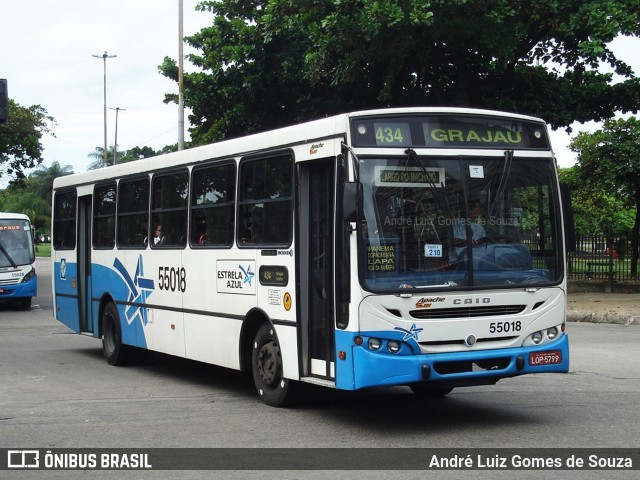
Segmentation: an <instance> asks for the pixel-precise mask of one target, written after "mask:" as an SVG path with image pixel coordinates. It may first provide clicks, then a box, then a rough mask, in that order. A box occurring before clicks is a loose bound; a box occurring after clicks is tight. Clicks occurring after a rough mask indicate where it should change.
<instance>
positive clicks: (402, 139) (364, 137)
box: [353, 115, 549, 150]
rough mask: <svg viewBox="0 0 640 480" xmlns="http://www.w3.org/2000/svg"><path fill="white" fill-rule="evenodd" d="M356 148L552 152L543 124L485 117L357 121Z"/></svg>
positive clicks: (361, 119) (354, 125) (422, 117)
mask: <svg viewBox="0 0 640 480" xmlns="http://www.w3.org/2000/svg"><path fill="white" fill-rule="evenodd" d="M353 133H354V144H355V146H357V147H405V148H406V147H424V148H518V149H536V150H547V149H549V141H548V138H547V133H546V128H545V126H544V124H543V123H536V122H530V121H518V120H513V119H510V120H505V119H502V118H499V117H482V116H473V117H469V116H465V117H456V116H455V115H453V116H449V115H447V116H441V115H440V116H438V115H436V116H419V117H408V116H407V117H388V118H380V117H375V118H356V119H354V120H353Z"/></svg>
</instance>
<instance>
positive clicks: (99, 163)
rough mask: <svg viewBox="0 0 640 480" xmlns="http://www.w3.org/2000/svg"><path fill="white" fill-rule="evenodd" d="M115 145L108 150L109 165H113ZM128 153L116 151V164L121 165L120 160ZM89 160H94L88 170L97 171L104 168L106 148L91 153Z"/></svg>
mask: <svg viewBox="0 0 640 480" xmlns="http://www.w3.org/2000/svg"><path fill="white" fill-rule="evenodd" d="M113 150H114V148H113V145H112V146H110V147H109V148H107V165H106V166H109V165H113ZM125 153H126V152H123V151H120V150H118V151H116V163H120V160H121V159H122V158H123V157H124V156H125ZM87 157H88V158H90V159H91V160H93V161H92V162H91V164H90V165H89V166H88V167H87V170H97V169H99V168H104V167H105V164H104V148H102V147H96V149H95V151H93V152H91V153H89V154H88V155H87Z"/></svg>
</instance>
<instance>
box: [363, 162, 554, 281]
mask: <svg viewBox="0 0 640 480" xmlns="http://www.w3.org/2000/svg"><path fill="white" fill-rule="evenodd" d="M360 180H361V182H362V185H363V212H364V218H363V221H362V222H361V223H360V225H359V232H360V239H361V257H360V262H361V266H362V267H363V268H361V272H363V286H364V287H365V288H366V289H367V290H369V291H377V292H382V291H386V292H392V291H394V292H398V291H400V292H402V291H406V290H407V289H438V288H446V289H450V288H451V289H455V288H456V287H460V288H473V287H478V288H486V287H503V288H504V287H507V288H509V287H510V286H513V287H518V286H519V287H520V288H522V286H523V285H525V286H526V285H534V286H535V285H543V284H546V285H550V284H557V283H559V282H560V281H561V279H562V273H563V272H562V265H563V262H562V249H561V248H560V247H561V241H562V239H561V233H560V231H561V225H560V223H561V221H560V220H561V219H560V214H559V206H558V193H557V186H556V185H557V183H556V177H555V174H554V164H553V160H552V159H551V158H548V157H547V158H542V157H541V158H518V157H516V158H514V153H513V151H506V152H505V153H504V155H502V156H481V157H457V158H451V157H448V158H447V157H432V156H430V157H426V156H425V157H418V156H417V155H416V154H415V153H414V152H413V151H411V150H410V151H409V155H408V156H407V157H406V158H397V157H395V158H365V159H361V160H360Z"/></svg>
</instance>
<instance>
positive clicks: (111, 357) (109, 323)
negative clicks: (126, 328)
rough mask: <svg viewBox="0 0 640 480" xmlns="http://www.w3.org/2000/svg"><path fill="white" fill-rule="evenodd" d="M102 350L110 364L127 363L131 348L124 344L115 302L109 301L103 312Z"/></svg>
mask: <svg viewBox="0 0 640 480" xmlns="http://www.w3.org/2000/svg"><path fill="white" fill-rule="evenodd" d="M102 351H103V353H104V358H105V359H106V360H107V363H109V365H125V364H126V363H127V358H128V353H129V349H128V347H127V346H126V345H123V344H122V329H121V328H120V315H118V309H117V308H116V306H115V305H114V304H113V303H108V304H107V305H106V306H105V307H104V311H103V312H102Z"/></svg>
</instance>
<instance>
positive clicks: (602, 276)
mask: <svg viewBox="0 0 640 480" xmlns="http://www.w3.org/2000/svg"><path fill="white" fill-rule="evenodd" d="M567 257H568V258H567V271H568V274H569V279H570V280H587V279H592V280H610V281H613V282H615V281H624V282H638V283H640V279H639V278H637V277H632V276H631V241H630V240H629V239H628V238H627V237H615V238H607V237H605V236H599V235H592V236H591V235H590V236H577V238H576V245H575V249H574V251H573V252H569V253H568V255H567Z"/></svg>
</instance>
